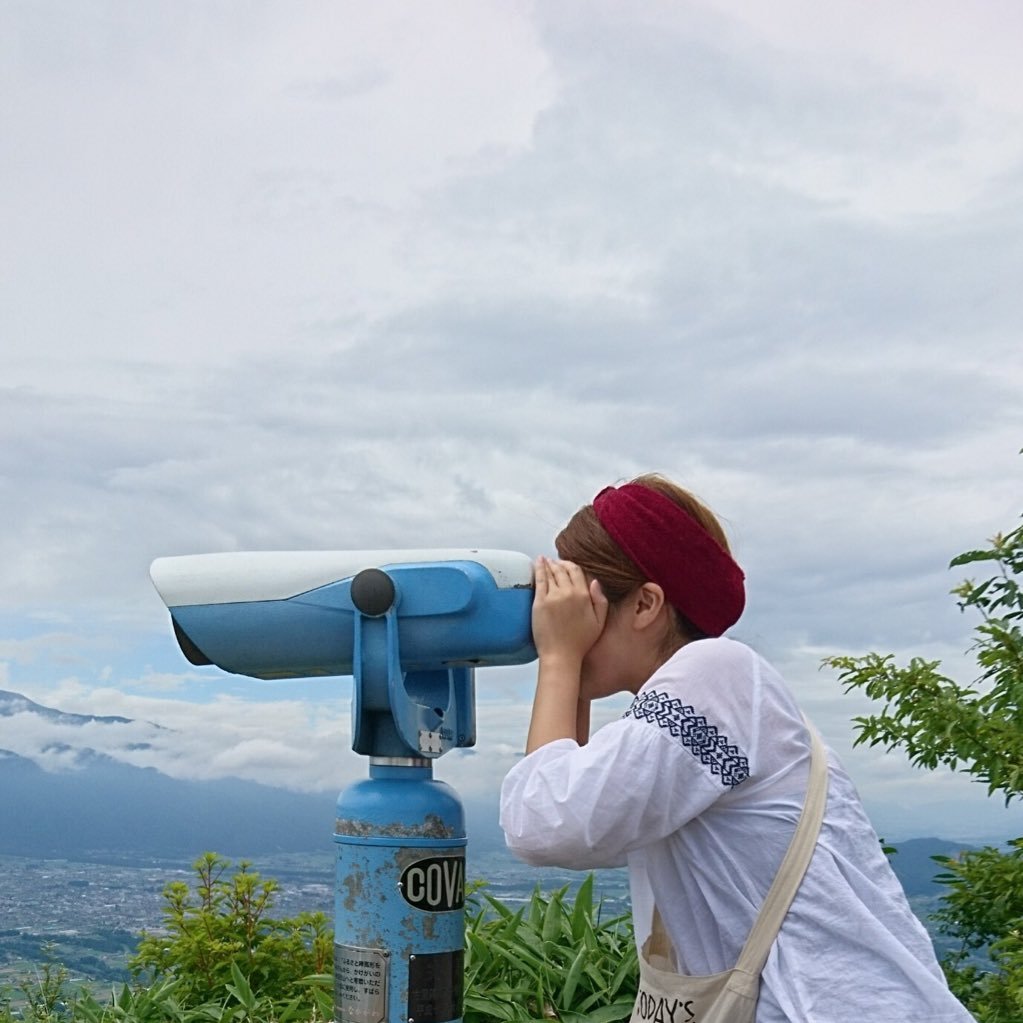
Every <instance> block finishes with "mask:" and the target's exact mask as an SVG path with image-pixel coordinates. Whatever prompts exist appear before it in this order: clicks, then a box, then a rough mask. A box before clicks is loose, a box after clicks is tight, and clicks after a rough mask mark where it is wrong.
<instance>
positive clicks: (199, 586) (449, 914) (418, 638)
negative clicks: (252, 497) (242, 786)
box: [151, 550, 536, 1023]
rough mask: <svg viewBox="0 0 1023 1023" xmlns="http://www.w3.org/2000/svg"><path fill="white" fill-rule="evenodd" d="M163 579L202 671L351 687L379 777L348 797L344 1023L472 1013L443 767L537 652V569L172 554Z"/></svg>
mask: <svg viewBox="0 0 1023 1023" xmlns="http://www.w3.org/2000/svg"><path fill="white" fill-rule="evenodd" d="M151 575H152V578H153V582H154V584H155V585H156V588H157V590H158V591H159V593H160V596H161V597H162V598H163V600H164V602H165V603H166V605H167V607H168V608H169V609H170V613H171V620H172V622H173V626H174V633H175V636H176V637H177V640H178V643H179V645H180V646H181V649H182V652H183V653H184V654H185V656H186V657H187V658H188V660H189V661H191V663H192V664H196V665H208V664H214V665H216V666H217V667H219V668H222V669H223V670H225V671H229V672H233V673H235V674H240V675H249V676H252V677H253V678H261V679H286V678H305V677H310V676H317V675H353V676H354V679H355V684H354V687H353V695H352V748H353V749H354V750H355V751H356V752H357V753H363V754H366V755H368V756H369V757H370V767H369V778H368V779H365V780H363V781H360V782H356V783H355V784H354V785H351V786H349V787H348V788H347V789H345V790H344V791H343V792H342V793H341V796H340V797H339V799H338V805H337V819H336V822H335V833H334V840H335V842H336V844H337V887H336V890H335V901H334V916H335V925H334V934H335V945H334V967H335V970H334V972H335V1016H336V1020H337V1021H338V1023H449V1021H452V1020H457V1019H460V1018H461V1003H462V949H463V942H464V933H463V932H464V912H463V904H464V885H465V845H466V835H465V820H464V814H463V811H462V806H461V802H460V801H459V799H458V797H457V795H456V794H455V792H454V790H453V789H451V788H450V786H448V785H445V784H444V783H442V782H439V781H436V780H434V779H433V771H432V761H433V760H434V759H436V758H437V757H439V756H441V755H442V754H443V753H446V752H447V751H448V750H450V749H452V748H455V747H465V746H472V745H474V743H475V741H476V727H475V694H474V670H475V668H477V667H485V666H489V665H501V664H523V663H526V662H527V661H531V660H533V659H534V658H535V656H536V651H535V649H534V647H533V643H532V634H531V630H530V613H531V607H532V600H533V574H532V563H531V561H530V559H529V558H528V557H527V556H526V555H524V554H517V553H514V552H511V551H493V550H425V551H328V552H262V553H234V554H209V555H194V556H187V557H177V558H160V559H158V560H157V561H155V562H154V563H153V566H152V569H151Z"/></svg>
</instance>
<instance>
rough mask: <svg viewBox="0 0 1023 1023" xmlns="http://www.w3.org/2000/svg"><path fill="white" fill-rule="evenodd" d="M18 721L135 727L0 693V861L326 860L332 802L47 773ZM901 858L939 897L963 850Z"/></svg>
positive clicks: (76, 763) (241, 785) (81, 750)
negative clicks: (942, 876) (9, 743)
mask: <svg viewBox="0 0 1023 1023" xmlns="http://www.w3.org/2000/svg"><path fill="white" fill-rule="evenodd" d="M20 715H30V716H31V717H32V718H33V719H35V722H36V723H38V722H42V721H46V722H50V723H56V724H60V725H61V726H64V727H62V729H61V737H62V745H63V746H65V747H68V746H69V744H68V741H67V740H68V736H69V735H72V736H73V735H75V734H76V731H77V730H76V729H74V728H73V727H72V728H68V727H66V726H75V725H85V724H90V725H92V726H93V728H95V727H115V726H118V725H129V724H132V722H131V721H130V719H127V718H121V717H114V716H97V715H84V714H83V715H79V714H68V713H66V712H64V711H60V710H55V709H53V708H50V707H45V706H42V705H41V704H38V703H35V702H33V701H32V700H29V699H28V698H27V697H25V696H22V695H21V694H19V693H13V692H8V691H4V690H0V854H6V855H12V856H29V857H36V858H63V859H72V860H74V859H79V860H81V859H92V858H102V857H111V856H113V857H117V858H118V859H121V858H124V859H133V858H138V857H155V858H161V859H175V860H180V859H183V858H185V859H192V858H194V857H195V856H197V855H198V854H200V853H201V852H203V851H206V850H215V851H217V852H220V853H222V854H224V855H227V856H230V857H234V858H241V857H254V856H261V855H266V854H272V853H282V852H315V851H321V850H323V849H324V848H325V846H328V845H329V843H330V842H331V841H332V832H333V822H334V810H335V807H334V804H335V798H336V797H335V795H333V794H327V793H321V794H308V793H298V792H290V791H287V790H284V789H279V788H273V787H271V786H267V785H260V784H257V783H255V782H249V781H243V780H241V779H236V778H229V779H221V780H211V781H188V780H181V779H176V778H171V777H169V776H167V775H165V774H162V773H160V772H159V771H157V770H156V769H154V768H140V767H133V766H130V765H128V764H125V763H122V762H120V761H118V760H115V759H114V758H112V757H110V756H108V755H107V754H105V753H100V752H97V751H96V750H95V749H93V748H91V747H90V746H88V745H86V744H85V743H84V742H82V743H76V744H75V745H74V746H73V747H70V748H68V749H67V753H68V756H67V757H66V758H64V762H66V763H70V764H72V765H73V769H71V770H62V771H53V770H45V769H44V768H43V767H42V766H40V764H39V763H37V762H36V761H35V760H33V759H32V758H31V757H26V756H23V755H19V754H17V753H14V752H12V751H10V750H9V749H5V748H4V734H5V730H6V728H13V727H16V726H17V722H18V721H19V720H21V721H24V719H23V718H20V717H19V716H20ZM5 719H8V720H6V721H5ZM150 727H152V728H157V727H159V726H155V725H151V726H150ZM87 731H88V730H84V729H83V732H82V734H83V737H84V735H85V734H86V732H87ZM52 749H53V747H52V744H51V746H49V747H46V751H49V752H52ZM466 812H467V817H468V822H469V834H470V840H471V846H472V848H473V849H474V850H475V851H476V852H484V851H490V850H499V849H502V848H503V846H504V842H503V838H502V836H501V832H500V829H499V828H498V826H497V817H496V807H494V806H489V805H482V806H481V805H476V806H467V807H466ZM897 848H898V852H897V853H896V854H895V855H894V856H893V857H892V861H891V862H892V866H893V868H894V869H895V872H896V874H898V875H899V878H900V880H901V881H902V883H903V886H904V887H905V889H906V892H907V894H908V895H911V896H913V895H933V894H935V893H937V892H938V891H940V890H941V889H940V886H939V885H936V884H935V883H934V881H933V877H934V875H935V874H936V873H938V871H939V869H940V868H939V866H938V865H937V864H936V863H934V861H933V860H932V859H931V858H930V857H932V856H934V855H949V856H950V855H955V854H956V853H957V852H959V851H960V850H962V849H964V848H968V846H966V845H964V843H962V842H953V841H945V840H942V839H938V838H917V839H911V840H909V841H905V842H901V843H898V845H897Z"/></svg>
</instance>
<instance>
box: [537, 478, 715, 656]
mask: <svg viewBox="0 0 1023 1023" xmlns="http://www.w3.org/2000/svg"><path fill="white" fill-rule="evenodd" d="M629 482H630V483H634V484H637V485H638V486H641V487H649V488H650V489H651V490H656V491H658V492H659V493H660V494H663V495H664V496H665V497H667V498H668V499H669V500H671V501H673V502H674V503H675V504H677V505H678V506H679V507H680V508H681V509H682V510H683V511H684V512H686V513H687V514H688V515H689V516H690V517H691V518H692V519H694V520H695V521H696V522H698V523H699V524H700V525H701V526H702V527H703V528H704V529H705V530H706V531H707V532H708V533H709V534H710V535H711V536H712V537H713V538H714V539H715V540H716V541H717V542H718V543H719V544H720V545H721V546H722V547H723V548H724V549H725V550H726V551H728V552H729V553H731V548H730V547H729V545H728V538H727V537H726V536H725V531H724V530H723V529H722V528H721V523H720V522H718V520H717V517H716V516H715V515H714V513H713V512H712V511H711V510H710V509H709V508H708V507H707V506H706V505H704V504H702V503H701V502H700V501H699V500H697V498H696V497H694V496H693V495H692V494H690V493H689V491H688V490H683V489H682V487H680V486H678V484H676V483H672V482H671V480H669V479H666V478H665V477H664V476H661V475H659V474H657V473H645V474H644V475H642V476H637V477H636V478H635V479H633V480H630V481H629ZM554 546H555V548H556V549H557V552H558V557H559V558H561V559H562V560H564V561H574V562H575V563H576V564H577V565H578V566H579V567H580V568H581V569H582V570H583V571H584V572H586V573H587V575H590V576H592V577H593V578H594V579H596V580H597V582H599V583H600V587H601V589H602V590H603V591H604V596H606V597H607V599H608V602H609V603H610V604H611V605H612V607H613V606H614V605H615V604H617V603H620V602H621V601H622V600H623V599H624V598H625V597H627V596H628V595H629V594H630V593H632V591H633V590H635V589H636V588H637V587H638V586H642V585H643V583H645V582H647V581H648V580H647V576H646V575H644V573H643V572H641V571H640V570H639V568H638V567H637V566H636V564H635V563H634V562H633V561H632V559H631V558H630V557H629V556H628V555H627V554H626V553H625V552H624V551H623V550H622V549H621V547H619V546H618V544H616V543H615V541H614V540H612V539H611V537H610V535H609V534H608V532H607V530H606V529H604V527H603V526H602V525H601V524H600V521H599V520H598V519H597V514H596V512H595V511H594V510H593V505H592V504H587V505H584V506H583V507H582V508H580V509H579V510H578V511H577V512H576V513H575V514H574V515H573V516H572V518H571V519H569V520H568V525H566V526H565V528H564V529H563V530H562V531H561V532H560V533H558V535H557V536H556V537H555V539H554ZM671 610H672V612H673V624H674V627H675V632H676V634H677V635H676V636H674V637H670V636H669V637H668V639H669V641H672V640H673V641H674V642H672V643H671V645H672V646H677V645H679V643H681V642H687V641H689V640H692V639H699V638H701V637H702V636H703V635H704V633H703V632H701V631H700V629H698V628H697V627H696V626H695V625H693V623H692V622H691V621H689V619H688V618H686V617H685V616H684V615H683V614H682V613H681V612H680V611H679V610H678V609H677V608H675V607H672V608H671Z"/></svg>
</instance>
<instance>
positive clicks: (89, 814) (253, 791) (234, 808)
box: [0, 690, 504, 860]
mask: <svg viewBox="0 0 1023 1023" xmlns="http://www.w3.org/2000/svg"><path fill="white" fill-rule="evenodd" d="M133 724H135V722H133V721H132V720H131V719H130V718H124V717H115V716H97V715H92V714H69V713H66V712H64V711H60V710H55V709H53V708H51V707H45V706H43V705H42V704H39V703H35V702H34V701H32V700H30V699H28V698H27V697H25V696H22V695H21V694H20V693H13V692H9V691H7V690H0V854H6V855H9V856H28V857H39V858H66V859H76V858H78V859H82V858H91V857H100V856H106V857H110V856H116V857H117V858H118V859H124V860H132V859H137V858H139V857H163V858H167V859H181V858H182V857H185V858H193V857H195V856H197V855H199V854H200V853H202V852H204V851H206V850H212V851H216V852H219V853H223V854H224V855H227V856H232V857H235V858H238V857H255V856H264V855H269V854H273V853H286V852H317V851H321V850H323V849H324V848H330V847H331V844H332V841H333V830H334V816H335V802H336V799H337V794H336V793H320V794H315V795H311V794H308V793H299V792H289V791H287V790H285V789H279V788H274V787H272V786H268V785H260V784H257V783H255V782H249V781H242V780H241V779H237V778H227V779H219V780H211V781H186V780H180V779H175V778H171V777H169V776H167V775H165V774H162V773H161V772H159V771H157V770H156V769H155V768H141V767H133V766H131V765H129V764H126V763H124V762H122V761H120V760H117V759H114V758H113V757H111V756H108V755H107V754H104V753H99V752H97V751H96V750H95V749H93V748H92V747H91V746H90V745H89V744H88V737H89V736H95V735H96V730H97V729H102V730H103V734H104V736H105V738H104V742H106V743H107V744H108V748H112V749H118V748H119V749H124V750H133V749H139V748H145V743H138V742H130V741H129V740H128V736H131V735H134V734H136V733H134V732H131V731H130V730H129V731H128V732H127V733H125V728H126V726H131V725H133ZM51 725H55V726H59V728H55V729H54V730H53V737H52V738H50V739H46V738H43V737H44V736H46V735H47V732H48V726H51ZM85 725H88V726H90V727H89V728H85V727H82V728H81V729H80V730H79V728H78V727H76V726H85ZM68 726H71V727H70V728H69V727H68ZM25 727H30V728H31V730H32V734H33V735H36V736H37V737H39V746H40V749H41V751H42V752H43V753H47V754H52V753H53V752H60V753H66V754H67V755H66V756H63V757H61V758H60V760H61V762H62V763H63V764H65V765H67V766H68V769H66V770H61V771H53V770H45V769H44V768H43V767H42V766H41V765H40V764H39V763H37V762H36V761H35V760H33V759H31V758H30V757H27V756H22V755H19V754H18V753H15V752H12V751H11V750H9V749H4V748H3V746H4V735H5V733H6V734H10V735H13V734H14V731H13V730H14V729H18V728H25ZM149 727H150V728H152V729H159V726H157V725H152V724H149ZM8 730H10V731H8ZM79 734H80V735H81V737H82V738H81V741H78V738H77V737H78V735H79ZM69 736H70V737H69ZM69 743H71V744H73V745H69ZM44 762H46V761H44ZM46 763H47V767H49V766H50V764H51V763H52V758H51V760H50V761H49V762H46ZM367 768H368V764H367ZM466 813H467V815H468V816H469V819H470V827H471V829H472V831H473V833H474V834H473V841H474V846H475V848H477V849H478V850H482V849H484V848H486V849H490V848H494V847H503V844H504V842H503V838H502V836H501V833H500V829H499V828H498V827H497V809H496V806H494V807H490V806H487V807H480V808H467V810H466Z"/></svg>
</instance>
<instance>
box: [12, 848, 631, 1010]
mask: <svg viewBox="0 0 1023 1023" xmlns="http://www.w3.org/2000/svg"><path fill="white" fill-rule="evenodd" d="M230 867H231V865H230V863H229V862H228V861H227V860H225V859H223V858H222V857H220V856H217V855H215V854H213V853H207V854H205V855H204V856H202V857H201V858H200V859H199V860H198V861H197V862H196V863H195V864H194V870H195V878H194V880H193V887H192V888H189V886H188V885H186V884H184V883H182V882H174V883H172V884H170V885H168V886H167V887H166V888H165V889H164V894H163V897H164V911H163V917H164V919H163V923H164V926H163V928H162V930H161V932H160V933H158V934H157V933H152V934H143V935H142V938H141V940H140V942H139V947H138V952H137V954H136V955H135V957H134V958H133V959H132V961H131V964H130V966H131V969H132V971H133V973H134V977H135V981H134V983H133V984H130V985H128V984H126V985H123V986H121V987H120V988H119V989H115V990H114V991H113V992H111V994H110V996H109V998H107V999H106V1000H101V999H99V998H97V997H96V996H95V995H94V994H92V993H91V992H89V991H87V990H74V989H73V988H72V986H71V985H70V984H69V978H68V972H67V970H66V969H65V968H64V967H63V966H61V965H59V964H57V963H55V962H53V961H52V960H48V961H46V962H45V963H44V964H43V965H42V966H41V967H40V968H39V970H38V971H37V972H36V973H35V974H34V975H33V976H30V977H26V978H25V979H24V980H23V981H22V982H21V984H20V985H19V986H18V987H17V988H15V989H14V990H8V991H7V992H4V990H3V989H2V988H0V1023H305V1021H312V1023H318V1021H323V1020H329V1019H331V1018H332V1015H333V980H332V977H331V976H330V973H331V970H332V966H333V963H332V952H333V937H332V935H331V933H330V931H329V928H328V922H327V919H326V917H325V916H324V915H323V914H322V913H316V914H308V913H302V914H299V915H298V916H296V917H294V918H293V919H285V920H282V919H277V918H274V917H272V916H271V915H270V911H271V909H272V907H273V896H274V894H275V892H276V890H277V883H276V882H275V881H272V880H263V879H262V878H261V877H260V876H259V875H258V874H257V873H255V872H253V871H251V870H249V867H248V864H245V863H242V864H240V865H239V867H238V869H237V870H236V871H235V872H234V873H233V874H230V875H229V870H230ZM593 884H594V881H593V876H592V875H589V876H588V877H587V878H586V879H585V880H584V881H583V883H582V884H581V885H580V886H579V889H578V891H577V892H576V895H575V897H574V899H573V900H571V901H570V900H569V899H568V888H562V889H560V890H558V891H556V892H554V893H553V894H551V895H550V896H544V895H542V894H541V892H540V890H539V889H537V890H536V891H534V892H533V895H532V897H531V898H530V900H529V901H528V903H526V904H525V905H524V906H522V907H521V908H519V909H518V910H516V911H514V912H513V911H512V910H511V909H509V908H508V907H507V906H505V905H504V904H503V903H502V902H500V901H499V900H497V899H495V898H493V897H492V896H490V895H488V894H486V893H485V891H484V889H485V886H480V888H478V889H477V891H476V892H475V893H473V894H472V896H471V897H470V900H469V903H468V906H467V910H466V929H465V940H466V958H465V1013H464V1018H465V1020H466V1023H510V1021H516V1023H518V1021H526V1020H539V1021H543V1023H546V1021H547V1020H550V1019H560V1020H564V1021H566V1023H616V1021H618V1020H624V1019H627V1018H628V1016H629V1014H630V1012H631V1010H632V1003H633V1000H634V999H635V994H636V985H637V982H638V964H637V961H636V950H635V944H634V941H633V933H632V923H631V918H630V917H629V916H618V917H612V918H610V919H604V920H602V919H601V904H600V903H599V902H596V903H595V901H594V897H593ZM15 1004H17V1008H15Z"/></svg>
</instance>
